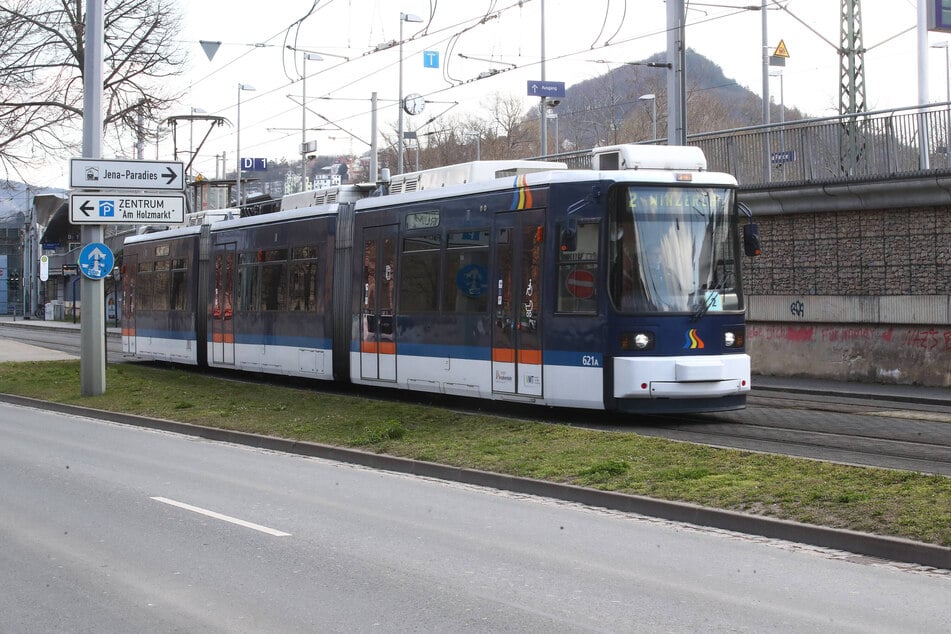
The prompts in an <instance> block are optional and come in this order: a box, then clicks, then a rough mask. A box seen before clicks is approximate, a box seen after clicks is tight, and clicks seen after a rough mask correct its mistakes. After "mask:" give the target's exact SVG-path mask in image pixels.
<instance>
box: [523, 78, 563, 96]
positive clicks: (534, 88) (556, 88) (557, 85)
mask: <svg viewBox="0 0 951 634" xmlns="http://www.w3.org/2000/svg"><path fill="white" fill-rule="evenodd" d="M528 96H529V97H564V96H565V82H563V81H529V82H528Z"/></svg>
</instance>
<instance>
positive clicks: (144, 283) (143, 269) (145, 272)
mask: <svg viewBox="0 0 951 634" xmlns="http://www.w3.org/2000/svg"><path fill="white" fill-rule="evenodd" d="M154 268H155V266H154V263H152V262H139V270H138V272H137V275H136V277H137V278H138V279H137V280H136V285H135V293H136V304H137V305H136V308H137V309H138V310H152V305H153V304H154V303H155V302H154V301H153V300H152V277H153V275H152V271H153V269H154Z"/></svg>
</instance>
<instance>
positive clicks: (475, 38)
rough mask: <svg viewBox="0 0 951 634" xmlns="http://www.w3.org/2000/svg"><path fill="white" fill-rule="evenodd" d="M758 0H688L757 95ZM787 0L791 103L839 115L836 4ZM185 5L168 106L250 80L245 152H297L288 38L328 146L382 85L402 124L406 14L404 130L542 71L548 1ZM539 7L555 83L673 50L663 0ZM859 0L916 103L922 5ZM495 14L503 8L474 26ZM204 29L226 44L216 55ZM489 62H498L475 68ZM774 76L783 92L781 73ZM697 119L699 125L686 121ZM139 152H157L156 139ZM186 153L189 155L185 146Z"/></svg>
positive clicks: (935, 67)
mask: <svg viewBox="0 0 951 634" xmlns="http://www.w3.org/2000/svg"><path fill="white" fill-rule="evenodd" d="M770 2H771V4H772V0H770ZM760 3H761V0H736V1H735V2H734V1H733V0H720V1H719V2H717V1H711V2H705V3H700V2H689V7H690V8H689V10H688V15H687V30H686V40H687V45H688V47H690V48H692V49H694V50H695V51H697V52H698V53H700V54H702V55H704V56H706V57H707V58H709V59H711V60H712V61H713V62H714V63H716V64H718V65H719V66H721V67H722V68H723V71H724V73H725V75H726V76H727V77H728V78H731V79H734V80H736V81H737V83H739V84H740V85H742V86H744V87H747V88H749V89H750V90H752V91H753V92H755V93H756V94H761V93H762V44H763V41H762V18H761V13H760V11H749V10H744V9H742V8H741V5H742V6H748V5H750V4H753V5H759V4H760ZM783 4H784V5H785V6H786V7H787V8H788V12H787V11H783V10H779V9H774V10H770V11H768V12H767V20H768V26H767V31H768V36H767V44H768V47H769V48H770V49H773V48H775V47H776V46H777V45H778V44H779V42H780V40H782V41H783V42H784V43H785V44H786V47H787V49H788V52H789V58H788V60H787V66H786V68H785V70H784V77H783V80H782V87H783V94H784V98H785V103H786V105H787V106H795V107H798V108H799V109H801V110H803V111H804V112H807V113H809V114H810V115H814V116H826V115H832V114H835V113H836V111H837V107H838V82H839V56H838V53H837V51H836V45H837V43H838V41H839V32H840V25H839V12H840V6H839V5H840V2H838V1H836V0H787V1H785V2H784V3H783ZM181 5H182V11H183V14H184V17H185V30H184V32H183V33H182V41H183V43H184V46H185V48H186V50H187V51H188V53H189V57H190V60H189V63H188V68H187V73H186V76H185V77H184V78H183V81H184V84H183V88H184V89H185V90H186V91H187V96H186V98H185V99H184V100H183V101H182V103H181V104H180V108H178V110H177V111H173V112H170V113H169V114H189V113H190V112H191V109H192V108H198V109H201V110H204V111H206V112H207V113H209V114H214V115H220V116H223V117H226V118H227V119H228V120H229V121H230V122H231V123H236V119H237V116H236V115H237V108H236V104H237V101H238V84H239V83H241V84H247V85H250V86H253V87H254V88H255V90H254V91H253V92H252V91H246V92H242V93H241V147H242V151H241V153H242V154H243V155H244V156H246V157H249V156H254V157H266V158H281V157H286V158H287V159H288V160H291V161H294V160H297V159H298V158H299V145H300V142H301V132H300V130H301V124H302V114H301V107H300V97H301V95H302V86H301V82H300V81H299V79H300V73H301V70H302V69H301V58H302V53H296V54H295V53H293V52H290V51H287V50H286V49H285V47H286V45H288V44H290V45H292V46H297V47H298V48H303V49H307V50H312V51H317V52H319V53H321V54H323V57H324V59H323V61H310V62H307V74H308V80H307V97H308V102H309V104H310V107H311V110H312V111H316V112H317V113H319V114H320V115H323V117H326V120H322V119H320V118H319V117H318V115H316V114H313V113H308V115H307V119H308V121H307V126H308V127H309V128H310V127H313V128H318V127H319V128H321V130H319V131H312V132H308V133H307V138H308V140H314V141H317V143H318V152H319V153H321V154H334V153H338V154H348V153H354V154H361V153H363V152H365V151H366V150H367V149H368V147H369V146H368V145H367V144H366V142H368V141H369V137H370V119H369V114H368V113H369V111H370V96H371V94H372V93H373V92H374V91H375V92H376V93H377V95H378V98H379V107H380V111H379V119H378V122H379V126H380V128H381V129H382V130H392V129H393V127H394V126H395V122H396V118H397V115H396V113H397V110H396V100H397V96H398V69H399V52H398V48H397V47H393V48H390V49H387V50H384V51H379V52H372V51H373V50H374V48H375V47H377V46H378V45H380V44H383V43H385V42H389V41H392V40H396V39H398V38H399V29H400V24H401V22H400V12H401V11H402V12H404V13H408V14H414V15H416V16H419V17H420V18H422V19H423V20H424V22H423V23H421V24H417V23H409V22H407V23H403V34H404V39H406V38H411V37H412V38H413V39H412V40H410V41H407V42H406V43H405V44H404V47H403V70H404V80H403V84H404V91H403V92H404V95H405V94H409V93H420V94H422V95H423V96H424V97H425V98H426V100H427V102H428V103H427V105H426V109H425V111H424V112H423V113H422V114H420V115H418V116H415V117H407V118H406V123H405V125H406V129H414V128H416V127H418V126H422V125H423V124H425V123H426V122H427V121H429V119H431V118H434V117H435V119H436V120H435V121H434V122H433V123H431V124H430V126H431V129H432V128H436V127H437V126H438V125H439V121H440V120H441V119H444V118H445V117H447V116H451V115H461V114H464V113H466V112H478V111H479V110H480V109H481V107H482V106H483V104H484V103H486V100H487V97H488V95H491V94H493V93H502V94H511V95H518V96H523V97H525V103H526V106H528V105H529V104H532V103H537V100H532V99H529V98H528V97H527V95H526V92H527V89H526V86H527V82H528V81H529V80H537V79H541V77H542V66H541V59H542V51H541V31H542V20H541V16H540V9H541V6H542V0H527V1H523V2H522V3H521V6H520V4H519V2H518V0H496V1H487V0H471V1H468V2H460V1H458V0H443V1H442V2H438V0H319V1H318V2H314V0H271V1H270V2H266V1H262V0H253V1H252V0H202V1H201V2H188V3H185V2H182V3H181ZM544 6H545V22H544V24H545V60H546V61H545V78H546V79H547V80H549V81H564V82H566V83H567V84H568V85H569V86H570V85H571V84H572V83H576V82H579V81H583V80H585V79H588V78H591V77H595V76H597V75H600V74H603V73H605V72H607V71H608V70H610V69H611V68H616V67H617V66H619V65H620V64H622V63H623V62H626V61H636V60H641V59H645V58H647V57H649V56H651V55H654V54H656V53H659V52H662V51H664V50H665V48H666V34H665V29H666V8H665V3H664V2H663V0H627V1H626V2H625V1H624V0H586V1H585V2H583V3H582V2H579V1H578V0H545V2H544ZM862 8H863V15H862V18H863V27H864V32H863V36H864V45H865V47H866V49H868V52H867V53H866V56H865V64H866V90H867V102H868V109H869V110H873V109H881V108H890V107H896V106H907V105H912V104H914V103H916V102H917V99H918V86H917V75H916V64H917V50H916V46H917V44H916V37H917V36H916V33H915V30H914V27H915V24H916V20H917V9H916V4H915V2H914V1H913V0H866V1H865V3H864V6H863V7H862ZM312 9H313V10H312ZM486 13H495V14H497V16H498V17H496V18H494V19H490V20H486V21H485V22H484V23H480V18H482V17H483V16H484V15H485V14H486ZM305 16H306V18H305ZM797 18H798V19H797ZM301 19H303V20H302V21H300V22H298V21H299V20H301ZM803 22H805V23H806V24H808V25H809V27H806V26H804V25H803ZM414 36H415V37H414ZM929 37H930V39H931V41H932V42H940V41H943V40H945V39H946V36H944V35H943V34H930V36H929ZM199 40H206V41H221V42H222V45H221V47H220V48H219V49H218V51H217V52H216V53H215V56H214V58H213V59H212V60H209V59H208V57H207V56H206V54H205V53H204V52H203V50H202V48H201V46H200V45H199ZM427 51H435V52H437V53H438V54H439V58H440V59H439V68H427V67H425V66H424V59H426V57H425V55H424V53H425V52H427ZM344 57H348V58H350V59H349V61H347V60H345V59H344ZM928 57H929V61H930V63H931V72H930V79H929V87H930V92H931V97H932V99H931V100H932V101H944V100H945V94H946V83H945V82H946V81H947V80H946V75H945V74H944V69H945V63H946V62H945V60H946V58H945V50H941V49H929V56H928ZM492 70H496V71H500V72H497V73H495V74H493V75H492V76H491V77H489V78H487V79H481V80H475V78H476V77H478V76H479V74H480V73H485V72H486V71H492ZM641 72H658V73H663V72H665V71H663V70H661V69H656V70H655V69H641ZM770 82H771V83H770V85H771V92H772V93H773V96H774V100H775V101H776V102H778V101H779V94H780V80H779V79H778V78H773V79H771V80H770ZM561 107H566V108H567V107H570V104H567V103H565V104H563V105H562V106H561ZM687 125H688V131H689V127H690V122H689V121H688V122H687ZM437 129H438V128H437ZM205 131H206V127H205V126H203V125H196V126H195V129H194V137H195V139H196V142H197V139H198V138H200V137H201V136H203V135H204V133H205ZM236 141H237V139H236V135H235V128H234V127H233V126H232V127H223V128H217V129H216V130H214V131H213V132H212V133H211V136H210V137H209V140H208V141H207V143H206V144H205V146H204V148H202V151H201V153H200V155H199V156H198V159H197V161H196V167H197V169H198V170H199V171H201V172H202V173H203V174H205V175H206V176H209V177H213V176H214V175H215V166H216V160H215V156H216V155H221V154H223V153H224V154H226V156H227V160H228V169H231V170H233V169H234V165H235V158H236V157H235V154H236ZM178 146H179V149H180V150H187V149H188V147H189V131H188V126H187V125H184V126H180V127H179V133H178ZM157 152H158V158H159V159H161V160H170V159H171V158H172V143H171V140H169V139H166V140H164V141H162V142H160V143H159V144H158V148H157ZM104 158H111V157H104ZM145 158H147V159H155V158H156V145H155V143H154V141H153V142H151V143H150V144H149V145H148V146H147V149H146V153H145ZM180 158H181V159H182V160H185V157H184V155H183V156H182V157H180ZM34 174H35V175H36V180H35V181H34V182H36V183H37V184H44V185H54V186H55V185H59V186H66V184H67V181H68V175H67V173H66V164H65V163H64V164H63V165H62V166H60V169H42V170H41V169H37V170H36V171H35V172H34Z"/></svg>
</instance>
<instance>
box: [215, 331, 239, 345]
mask: <svg viewBox="0 0 951 634" xmlns="http://www.w3.org/2000/svg"><path fill="white" fill-rule="evenodd" d="M211 341H212V343H234V333H231V332H216V333H214V334H212V335H211Z"/></svg>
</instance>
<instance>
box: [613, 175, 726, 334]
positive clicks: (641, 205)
mask: <svg viewBox="0 0 951 634" xmlns="http://www.w3.org/2000/svg"><path fill="white" fill-rule="evenodd" d="M618 193H620V194H621V195H620V196H617V198H616V204H615V205H614V209H613V211H612V218H611V221H610V223H609V230H610V236H609V238H610V245H609V247H610V248H609V258H610V262H609V268H610V286H611V296H612V299H613V301H614V304H615V306H617V307H618V308H619V309H621V310H623V311H627V312H637V313H652V312H661V313H667V312H680V313H683V312H689V313H692V314H693V315H694V316H695V318H697V319H699V318H700V317H702V316H703V315H704V314H706V313H707V312H716V311H727V310H741V309H742V308H743V296H742V292H741V288H740V286H741V277H740V270H739V266H740V258H739V256H738V244H739V241H738V237H737V219H736V214H735V213H734V212H733V192H732V190H730V189H726V188H721V187H686V186H685V187H643V186H632V187H628V188H627V190H626V191H623V192H618Z"/></svg>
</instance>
